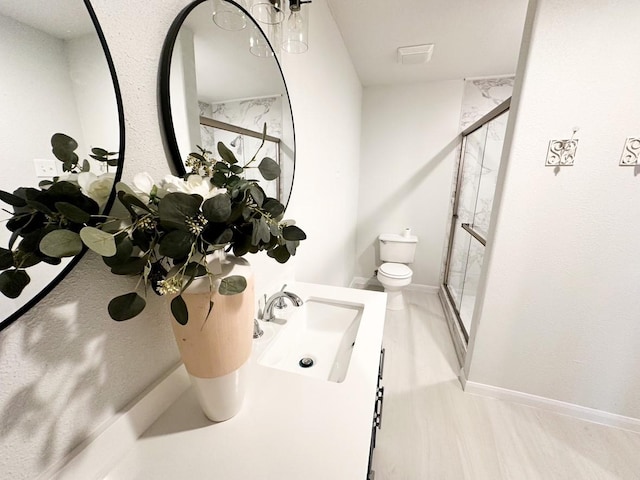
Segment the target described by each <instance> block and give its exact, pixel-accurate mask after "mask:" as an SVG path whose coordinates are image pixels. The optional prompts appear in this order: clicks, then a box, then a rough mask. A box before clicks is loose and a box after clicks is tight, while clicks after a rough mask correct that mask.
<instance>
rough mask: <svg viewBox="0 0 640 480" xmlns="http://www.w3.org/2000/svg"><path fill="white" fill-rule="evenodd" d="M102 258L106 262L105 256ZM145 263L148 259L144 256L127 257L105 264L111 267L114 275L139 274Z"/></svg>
mask: <svg viewBox="0 0 640 480" xmlns="http://www.w3.org/2000/svg"><path fill="white" fill-rule="evenodd" d="M103 260H104V261H105V263H107V259H106V258H105V257H103ZM147 263H148V260H147V258H145V257H129V258H128V259H126V260H124V261H121V262H119V263H116V264H111V265H109V264H108V263H107V265H109V266H110V267H111V273H114V274H115V275H140V274H141V273H142V272H143V271H144V268H145V266H146V265H147Z"/></svg>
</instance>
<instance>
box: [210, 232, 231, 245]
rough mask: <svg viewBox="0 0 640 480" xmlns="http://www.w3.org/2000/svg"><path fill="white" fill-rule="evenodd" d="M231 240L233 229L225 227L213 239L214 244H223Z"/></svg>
mask: <svg viewBox="0 0 640 480" xmlns="http://www.w3.org/2000/svg"><path fill="white" fill-rule="evenodd" d="M231 240H233V230H231V229H230V228H225V229H224V231H223V232H222V233H221V234H220V235H219V236H218V237H217V238H216V239H215V240H214V241H213V244H214V245H223V244H225V243H229V242H230V241H231Z"/></svg>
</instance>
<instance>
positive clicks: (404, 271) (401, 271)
mask: <svg viewBox="0 0 640 480" xmlns="http://www.w3.org/2000/svg"><path fill="white" fill-rule="evenodd" d="M378 273H381V274H382V275H384V276H385V277H388V278H394V279H398V280H402V279H405V278H410V277H411V275H413V272H412V271H411V269H410V268H409V267H407V266H406V265H405V264H404V263H383V264H382V265H380V267H379V268H378Z"/></svg>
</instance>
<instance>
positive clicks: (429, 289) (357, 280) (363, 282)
mask: <svg viewBox="0 0 640 480" xmlns="http://www.w3.org/2000/svg"><path fill="white" fill-rule="evenodd" d="M349 287H350V288H358V289H366V288H367V287H374V288H383V287H382V284H381V283H380V282H379V281H378V280H377V279H376V278H375V277H370V278H366V277H353V280H351V283H350V284H349ZM405 290H407V291H411V292H421V293H429V294H435V293H438V287H434V286H432V285H420V284H419V283H412V284H411V285H407V286H406V287H405Z"/></svg>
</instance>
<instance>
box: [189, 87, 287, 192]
mask: <svg viewBox="0 0 640 480" xmlns="http://www.w3.org/2000/svg"><path fill="white" fill-rule="evenodd" d="M198 105H199V107H200V115H201V116H203V117H207V118H211V119H213V120H218V121H221V122H225V123H229V124H231V125H235V126H238V127H242V128H246V129H249V130H253V131H255V132H262V129H263V126H264V124H265V123H266V124H267V134H268V135H270V136H273V137H278V138H280V137H281V136H282V97H265V98H256V99H249V100H240V101H234V102H225V103H214V104H212V103H204V102H198ZM200 137H201V141H202V145H201V146H202V147H203V148H205V149H207V150H210V151H212V152H216V151H217V150H216V145H217V143H218V142H223V143H224V144H225V145H226V146H227V147H228V148H229V149H231V150H232V151H233V153H234V154H235V156H236V158H238V160H239V161H240V162H242V163H243V165H245V164H247V163H248V162H249V161H250V160H251V158H252V157H253V155H254V154H255V153H256V151H257V150H258V147H259V146H260V140H259V139H256V138H252V137H247V136H245V135H238V134H236V133H233V132H229V131H225V130H222V129H219V128H212V127H209V126H206V125H200ZM259 157H260V158H263V157H270V158H273V159H274V160H276V161H279V152H278V148H277V145H276V144H275V143H273V142H265V144H264V146H263V147H262V149H261V150H260V155H259ZM246 178H247V179H249V180H259V181H260V186H261V187H262V188H263V190H264V191H265V193H266V194H267V195H268V196H270V197H274V198H280V193H281V192H280V186H279V182H278V181H272V182H265V181H263V180H262V177H260V174H259V173H258V172H257V171H255V170H252V169H250V170H247V172H246Z"/></svg>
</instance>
